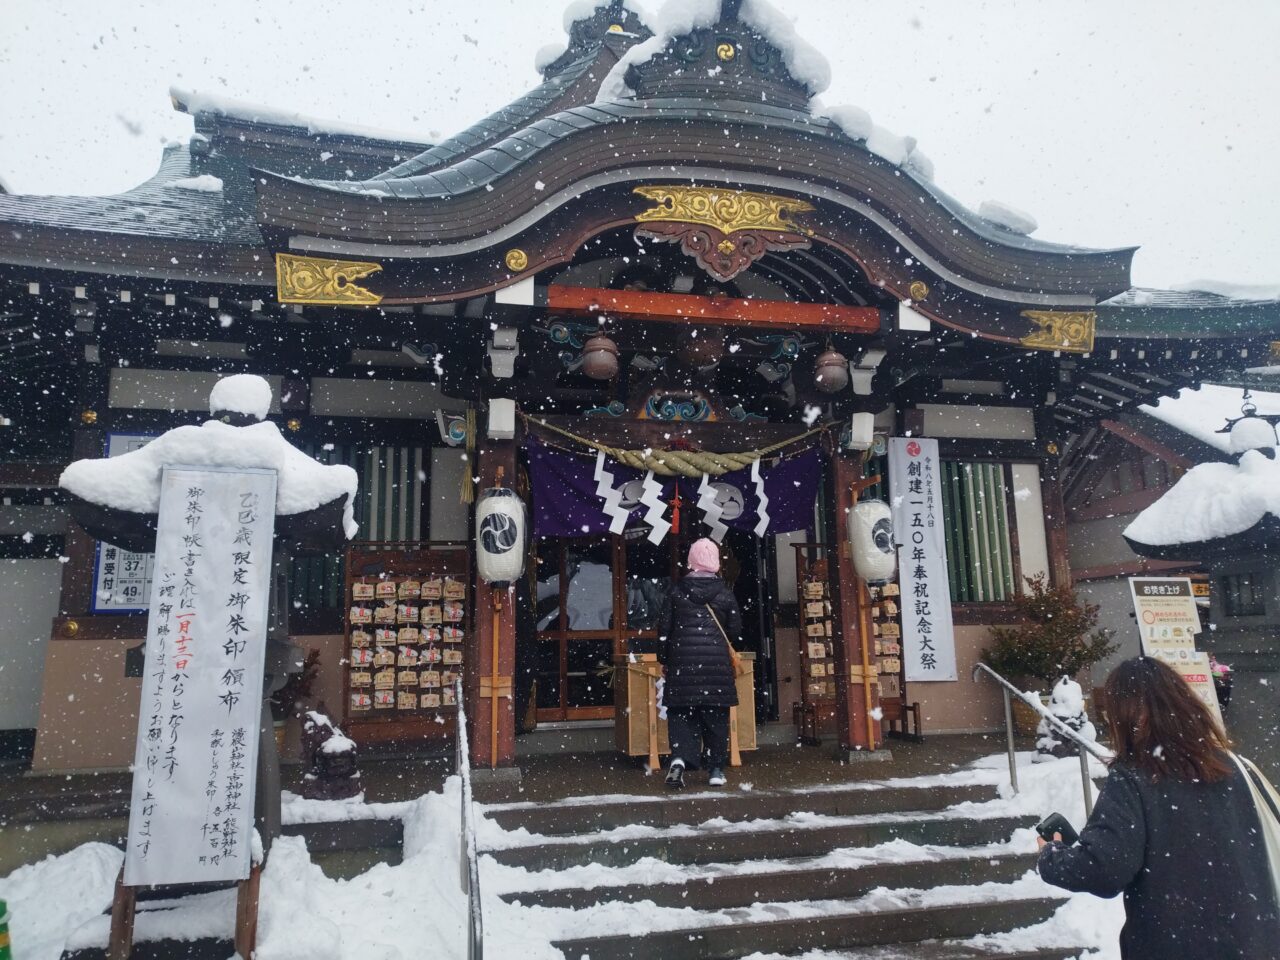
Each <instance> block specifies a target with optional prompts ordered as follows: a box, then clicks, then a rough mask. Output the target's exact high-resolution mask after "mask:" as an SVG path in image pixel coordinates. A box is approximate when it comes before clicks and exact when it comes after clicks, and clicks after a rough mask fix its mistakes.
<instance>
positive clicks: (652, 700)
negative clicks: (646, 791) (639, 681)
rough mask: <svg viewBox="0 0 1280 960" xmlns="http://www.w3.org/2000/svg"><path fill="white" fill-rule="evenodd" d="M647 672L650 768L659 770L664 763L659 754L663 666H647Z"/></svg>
mask: <svg viewBox="0 0 1280 960" xmlns="http://www.w3.org/2000/svg"><path fill="white" fill-rule="evenodd" d="M645 673H646V674H647V676H646V678H645V687H646V690H647V692H648V697H649V769H650V770H657V769H658V768H659V767H660V766H661V764H662V759H661V757H659V756H658V677H660V676H661V675H662V667H661V666H659V665H657V664H654V665H653V666H652V667H645Z"/></svg>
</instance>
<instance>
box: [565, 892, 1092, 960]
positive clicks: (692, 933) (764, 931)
mask: <svg viewBox="0 0 1280 960" xmlns="http://www.w3.org/2000/svg"><path fill="white" fill-rule="evenodd" d="M1064 902H1065V901H1064V900H1060V899H1055V898H1047V897H1046V898H1039V897H1036V898H1023V899H1011V900H1002V901H998V902H980V903H957V904H947V905H941V906H930V907H914V908H907V909H899V910H882V911H865V912H858V913H833V914H830V915H827V916H823V917H820V918H814V917H805V918H796V919H790V918H789V919H783V920H765V921H752V922H744V923H738V924H732V925H724V926H693V927H689V928H682V929H676V930H663V931H655V932H652V933H647V934H643V935H641V936H630V935H625V934H624V935H611V936H603V937H584V938H581V939H574V940H564V941H560V942H558V943H556V944H554V946H555V947H556V948H557V949H559V950H560V951H561V952H562V953H563V954H564V955H565V956H566V957H573V958H578V957H583V956H589V957H591V960H653V958H654V957H661V958H662V960H737V958H740V957H746V956H750V955H752V954H756V953H763V954H769V953H781V954H784V955H785V954H801V953H803V952H805V951H808V950H840V949H847V948H851V947H878V946H882V945H884V944H901V945H904V946H905V945H907V944H910V943H916V942H919V941H924V940H958V939H967V938H970V937H976V936H979V935H981V934H993V933H1006V932H1008V931H1010V930H1016V929H1019V928H1021V927H1029V926H1033V925H1035V924H1038V923H1043V922H1044V921H1046V920H1048V919H1049V918H1050V917H1052V916H1053V914H1054V911H1056V910H1057V909H1058V907H1059V906H1061V905H1062V904H1063V903H1064ZM909 955H910V956H917V954H909ZM1069 955H1070V954H1068V956H1069ZM855 956H856V954H855ZM943 956H944V957H945V956H946V955H945V954H943ZM960 956H961V957H963V956H964V954H963V953H961V954H960ZM979 956H980V955H979Z"/></svg>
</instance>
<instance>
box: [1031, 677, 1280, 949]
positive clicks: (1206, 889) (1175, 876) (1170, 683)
mask: <svg viewBox="0 0 1280 960" xmlns="http://www.w3.org/2000/svg"><path fill="white" fill-rule="evenodd" d="M1105 696H1106V711H1107V720H1108V723H1109V725H1110V729H1111V739H1112V743H1113V747H1114V749H1115V754H1116V756H1115V759H1114V760H1113V761H1112V762H1111V773H1110V776H1108V778H1107V782H1106V784H1105V785H1104V786H1103V788H1102V792H1101V794H1100V795H1099V797H1098V803H1097V806H1096V807H1094V810H1093V815H1092V816H1091V817H1090V818H1089V822H1088V823H1087V824H1086V825H1085V828H1084V830H1083V831H1081V834H1080V839H1079V840H1078V841H1077V842H1076V843H1075V844H1073V845H1072V846H1067V845H1066V844H1063V843H1061V842H1060V841H1058V840H1055V841H1054V842H1051V843H1044V841H1041V850H1040V860H1039V864H1038V868H1039V871H1040V876H1041V877H1043V878H1044V879H1045V880H1046V881H1048V882H1049V883H1051V884H1053V885H1055V886H1058V887H1063V888H1065V889H1067V890H1074V891H1083V892H1086V893H1092V894H1094V895H1095V896H1099V897H1114V896H1116V895H1117V894H1120V893H1123V894H1124V909H1125V925H1124V929H1123V931H1121V934H1120V955H1121V957H1123V958H1124V960H1144V958H1152V960H1156V958H1158V960H1219V958H1221V960H1263V958H1268V957H1273V958H1274V957H1280V912H1278V908H1277V903H1276V892H1275V890H1276V887H1275V883H1274V880H1273V877H1272V873H1271V870H1272V867H1271V865H1270V863H1269V861H1268V854H1267V848H1266V844H1265V843H1264V838H1263V834H1262V821H1261V820H1260V816H1270V815H1271V812H1270V811H1269V810H1265V811H1259V810H1258V809H1257V808H1256V806H1255V804H1254V800H1253V794H1252V791H1251V789H1250V785H1249V781H1248V780H1247V779H1246V774H1245V773H1244V772H1243V771H1242V770H1241V769H1240V767H1239V766H1238V765H1237V763H1236V761H1235V759H1234V758H1233V757H1232V755H1231V753H1230V743H1229V741H1228V740H1227V738H1226V735H1225V734H1224V733H1223V732H1222V729H1221V727H1219V725H1218V722H1217V719H1216V718H1215V717H1214V716H1213V714H1212V713H1211V712H1210V710H1209V708H1208V707H1206V706H1205V705H1204V703H1203V702H1201V701H1200V699H1199V698H1197V697H1196V696H1195V694H1193V693H1192V692H1191V689H1190V688H1189V687H1188V686H1187V684H1186V682H1185V681H1184V680H1183V679H1182V678H1181V677H1180V676H1178V674H1177V673H1175V672H1174V671H1173V670H1172V669H1171V668H1170V667H1168V666H1166V665H1165V664H1163V663H1161V662H1160V661H1158V660H1154V659H1150V658H1146V657H1139V658H1137V659H1134V660H1127V661H1125V662H1124V663H1122V664H1120V666H1118V667H1116V669H1115V670H1114V671H1112V673H1111V676H1110V677H1108V678H1107V683H1106V687H1105Z"/></svg>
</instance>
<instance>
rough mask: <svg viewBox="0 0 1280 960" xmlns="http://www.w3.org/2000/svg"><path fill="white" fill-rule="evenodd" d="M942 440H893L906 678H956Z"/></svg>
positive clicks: (891, 459) (891, 502) (892, 482)
mask: <svg viewBox="0 0 1280 960" xmlns="http://www.w3.org/2000/svg"><path fill="white" fill-rule="evenodd" d="M942 500H943V497H942V470H941V464H940V462H939V460H938V441H937V440H924V439H917V438H914V437H892V438H890V440H889V505H890V509H892V511H893V530H894V535H895V536H896V537H897V539H898V578H899V580H900V583H901V589H902V658H903V666H904V668H905V669H906V674H907V680H908V682H912V681H930V680H955V679H956V638H955V629H954V626H953V624H952V622H951V584H950V582H949V581H948V579H947V543H946V535H945V528H944V527H943V514H942Z"/></svg>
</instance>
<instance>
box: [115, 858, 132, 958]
mask: <svg viewBox="0 0 1280 960" xmlns="http://www.w3.org/2000/svg"><path fill="white" fill-rule="evenodd" d="M137 906H138V900H137V890H135V889H134V888H133V887H126V886H125V885H124V867H121V868H120V874H119V876H117V877H116V889H115V893H114V895H113V896H112V898H111V934H110V939H109V940H108V941H107V960H129V957H131V956H132V955H133V918H134V914H135V912H136V911H137Z"/></svg>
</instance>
